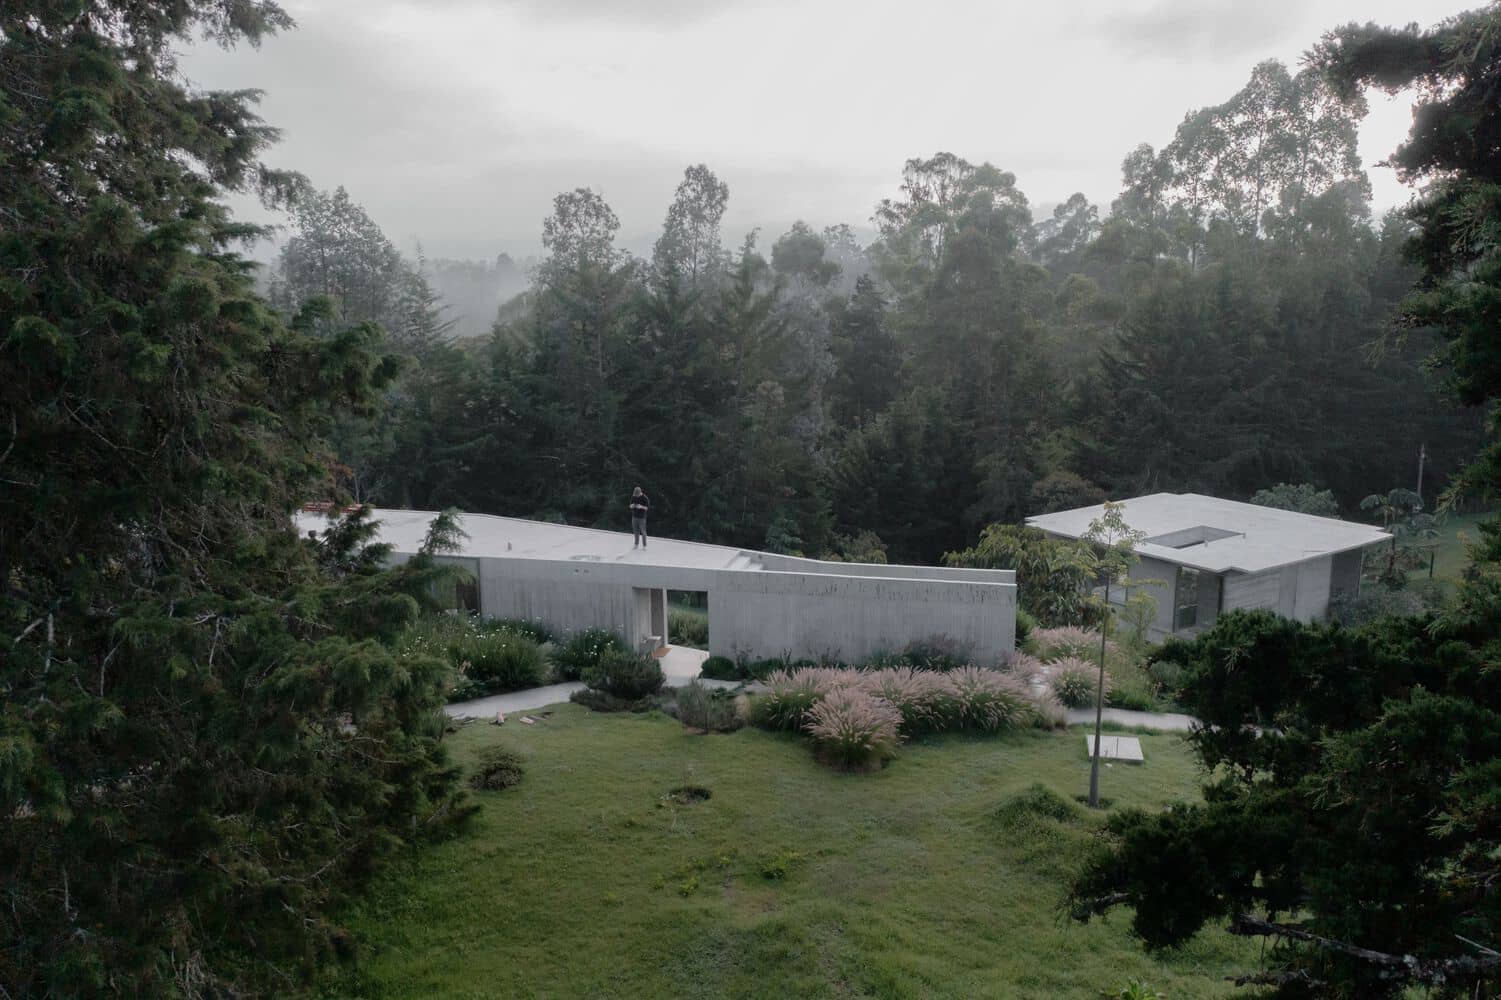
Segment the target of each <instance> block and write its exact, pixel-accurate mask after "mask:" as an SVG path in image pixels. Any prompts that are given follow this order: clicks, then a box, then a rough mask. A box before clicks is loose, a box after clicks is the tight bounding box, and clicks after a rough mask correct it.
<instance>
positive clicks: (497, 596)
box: [479, 559, 649, 646]
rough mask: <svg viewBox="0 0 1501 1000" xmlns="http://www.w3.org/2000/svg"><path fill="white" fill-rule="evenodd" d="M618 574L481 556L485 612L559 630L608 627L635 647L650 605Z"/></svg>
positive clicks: (481, 588) (482, 598) (534, 561)
mask: <svg viewBox="0 0 1501 1000" xmlns="http://www.w3.org/2000/svg"><path fill="white" fill-rule="evenodd" d="M613 577H614V574H603V573H599V572H594V571H591V569H590V568H589V567H585V566H580V567H577V568H576V567H574V566H572V565H571V564H568V563H552V562H542V561H540V560H535V559H481V560H480V591H479V599H480V610H481V612H482V613H483V614H484V615H485V616H486V617H490V618H535V619H540V620H541V621H543V622H546V623H547V624H548V625H550V626H551V627H553V628H555V629H558V630H560V631H569V632H572V631H578V630H580V629H585V628H607V629H609V630H610V631H612V632H616V633H618V634H620V635H621V636H623V637H625V639H626V640H627V641H629V642H630V643H631V644H632V645H633V646H634V645H636V644H637V642H638V641H639V639H640V637H641V636H642V635H644V634H646V626H647V625H648V620H647V611H648V608H649V605H648V604H646V603H645V602H643V601H641V600H640V599H638V597H637V595H636V591H635V588H633V587H632V586H631V585H630V583H629V581H626V580H620V581H618V582H617V581H616V580H615V579H613Z"/></svg>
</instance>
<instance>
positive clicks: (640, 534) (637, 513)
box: [631, 486, 651, 549]
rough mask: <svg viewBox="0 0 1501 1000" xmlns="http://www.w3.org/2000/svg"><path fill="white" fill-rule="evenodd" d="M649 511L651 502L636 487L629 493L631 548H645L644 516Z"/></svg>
mask: <svg viewBox="0 0 1501 1000" xmlns="http://www.w3.org/2000/svg"><path fill="white" fill-rule="evenodd" d="M650 510H651V501H650V500H648V499H647V498H646V494H645V493H642V492H641V487H639V486H637V487H636V488H635V489H634V490H632V491H631V531H632V532H633V533H634V537H633V541H632V543H631V548H633V549H634V548H635V547H636V546H637V545H639V546H641V547H642V548H643V549H644V548H646V515H647V512H648V511H650Z"/></svg>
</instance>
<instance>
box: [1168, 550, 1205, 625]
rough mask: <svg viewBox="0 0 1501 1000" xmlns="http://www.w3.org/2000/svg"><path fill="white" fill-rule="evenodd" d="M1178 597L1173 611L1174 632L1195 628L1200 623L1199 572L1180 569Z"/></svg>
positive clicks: (1182, 567)
mask: <svg viewBox="0 0 1501 1000" xmlns="http://www.w3.org/2000/svg"><path fill="white" fill-rule="evenodd" d="M1176 594H1177V597H1176V600H1175V602H1174V604H1175V607H1174V610H1173V631H1175V632H1176V631H1178V630H1179V629H1185V628H1193V627H1194V626H1195V625H1197V624H1198V623H1199V571H1198V570H1196V569H1188V568H1187V567H1184V566H1179V567H1178V587H1177V591H1176Z"/></svg>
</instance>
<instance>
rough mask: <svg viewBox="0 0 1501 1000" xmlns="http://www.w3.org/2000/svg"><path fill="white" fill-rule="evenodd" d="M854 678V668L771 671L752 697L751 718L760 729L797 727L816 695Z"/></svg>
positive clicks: (843, 684)
mask: <svg viewBox="0 0 1501 1000" xmlns="http://www.w3.org/2000/svg"><path fill="white" fill-rule="evenodd" d="M842 675H844V676H842ZM857 682H858V678H857V677H856V676H855V674H854V671H848V670H834V669H832V668H829V667H798V668H797V669H796V670H777V671H774V672H773V673H771V674H770V675H768V676H767V678H766V687H767V690H766V692H765V693H764V694H761V695H759V696H758V697H757V698H756V703H755V708H754V710H753V711H752V714H751V721H752V722H754V723H755V724H756V725H758V726H760V727H762V728H763V729H785V730H796V729H801V728H802V727H803V717H804V716H805V715H806V714H807V712H808V710H809V709H810V708H812V707H813V706H814V705H815V704H817V703H818V701H819V699H821V698H823V697H824V695H826V694H828V693H829V691H831V690H833V689H834V688H836V687H848V686H851V685H853V684H856V683H857Z"/></svg>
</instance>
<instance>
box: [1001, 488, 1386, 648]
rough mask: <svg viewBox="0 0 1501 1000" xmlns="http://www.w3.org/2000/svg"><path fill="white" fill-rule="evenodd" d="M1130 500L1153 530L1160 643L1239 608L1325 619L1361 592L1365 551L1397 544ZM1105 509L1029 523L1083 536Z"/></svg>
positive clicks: (1272, 518)
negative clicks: (1343, 599)
mask: <svg viewBox="0 0 1501 1000" xmlns="http://www.w3.org/2000/svg"><path fill="white" fill-rule="evenodd" d="M1122 504H1123V510H1122V515H1123V517H1124V520H1125V522H1126V524H1127V525H1129V526H1130V527H1131V528H1133V529H1135V530H1138V531H1144V532H1146V535H1147V537H1146V540H1145V541H1144V542H1142V543H1141V544H1139V545H1138V546H1137V547H1136V551H1137V554H1138V555H1139V556H1140V557H1141V561H1140V562H1139V563H1138V564H1137V565H1136V566H1135V567H1133V569H1132V570H1131V576H1132V577H1133V578H1135V579H1139V580H1149V581H1155V582H1153V583H1150V584H1147V585H1146V588H1145V589H1146V590H1147V592H1149V593H1151V594H1152V595H1153V596H1154V597H1155V598H1156V599H1157V618H1156V621H1155V622H1154V623H1153V625H1152V628H1151V637H1152V638H1153V639H1156V640H1160V639H1162V638H1163V637H1164V636H1167V635H1173V634H1176V635H1193V634H1195V633H1197V632H1200V631H1202V630H1203V629H1205V628H1207V627H1208V626H1209V625H1210V624H1211V623H1212V622H1213V621H1214V620H1215V619H1216V618H1217V617H1219V615H1220V614H1222V613H1223V612H1225V611H1230V610H1233V609H1235V608H1248V609H1249V608H1267V609H1270V610H1272V611H1276V612H1278V613H1280V614H1283V615H1286V616H1287V617H1289V618H1296V619H1298V620H1299V621H1305V622H1312V621H1322V620H1324V619H1326V618H1328V616H1329V603H1330V601H1331V600H1333V599H1334V598H1335V597H1337V596H1339V595H1341V594H1346V595H1349V596H1352V597H1353V596H1356V595H1358V594H1359V593H1360V564H1361V554H1362V553H1363V552H1364V551H1365V550H1366V549H1368V548H1370V547H1371V546H1374V545H1380V544H1382V543H1386V542H1390V541H1391V536H1389V535H1388V534H1386V532H1385V531H1383V530H1382V529H1380V528H1375V527H1372V526H1371V525H1368V524H1355V523H1352V522H1349V521H1340V520H1336V519H1334V518H1329V517H1315V516H1313V515H1311V514H1296V513H1293V512H1292V511H1286V510H1276V509H1274V508H1271V507H1259V506H1257V505H1255V504H1249V503H1238V502H1236V501H1234V500H1220V499H1218V498H1217V497H1207V496H1201V495H1199V494H1197V493H1154V494H1152V495H1151V496H1144V497H1135V498H1134V499H1131V500H1125V501H1122ZM1102 513H1104V506H1103V505H1099V506H1094V507H1080V508H1078V509H1076V510H1064V511H1059V512H1057V513H1054V514H1042V515H1039V516H1037V517H1029V518H1027V523H1028V524H1029V525H1032V526H1033V527H1035V528H1040V529H1042V530H1043V531H1045V532H1047V533H1048V534H1050V535H1055V536H1057V537H1059V538H1082V537H1083V536H1084V533H1085V532H1086V531H1088V530H1089V524H1090V522H1091V521H1093V520H1094V519H1095V518H1097V517H1099V516H1100V515H1101V514H1102ZM1121 597H1122V598H1123V597H1124V595H1121ZM1112 600H1117V598H1116V596H1115V595H1112Z"/></svg>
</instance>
